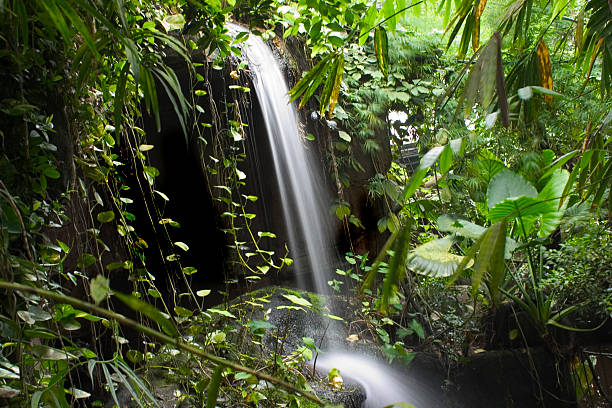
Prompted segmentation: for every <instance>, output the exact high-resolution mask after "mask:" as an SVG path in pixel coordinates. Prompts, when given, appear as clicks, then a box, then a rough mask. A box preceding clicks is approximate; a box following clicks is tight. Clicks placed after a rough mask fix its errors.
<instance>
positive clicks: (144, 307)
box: [114, 292, 179, 337]
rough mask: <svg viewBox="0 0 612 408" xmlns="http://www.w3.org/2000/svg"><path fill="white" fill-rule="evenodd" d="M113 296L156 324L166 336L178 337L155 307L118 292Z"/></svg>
mask: <svg viewBox="0 0 612 408" xmlns="http://www.w3.org/2000/svg"><path fill="white" fill-rule="evenodd" d="M114 296H115V297H117V298H118V299H119V300H121V301H122V302H123V303H124V304H125V305H126V306H128V307H130V308H131V309H132V310H134V311H136V312H138V313H142V314H143V315H145V316H147V317H148V318H149V319H151V320H153V321H154V322H155V323H157V324H158V325H159V326H160V327H161V329H162V330H163V331H164V332H165V333H166V334H168V335H170V336H172V337H178V335H179V332H178V331H177V330H176V327H174V324H173V323H172V322H171V321H170V320H169V319H168V318H166V317H165V316H164V315H163V314H162V312H160V311H159V310H158V309H157V308H156V307H155V306H153V305H151V304H149V303H146V302H143V301H142V300H140V299H138V298H137V297H135V296H132V295H125V294H123V293H120V292H115V293H114Z"/></svg>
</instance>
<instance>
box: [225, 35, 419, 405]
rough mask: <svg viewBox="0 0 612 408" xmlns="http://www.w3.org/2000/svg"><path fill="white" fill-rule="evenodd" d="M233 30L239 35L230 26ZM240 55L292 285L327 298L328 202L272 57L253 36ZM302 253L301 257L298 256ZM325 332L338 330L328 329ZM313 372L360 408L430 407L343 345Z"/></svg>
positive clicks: (330, 262) (380, 365)
mask: <svg viewBox="0 0 612 408" xmlns="http://www.w3.org/2000/svg"><path fill="white" fill-rule="evenodd" d="M234 29H239V30H244V29H241V28H236V27H235V26H234ZM244 51H245V54H246V57H247V59H248V61H249V68H250V70H251V71H252V73H253V83H254V87H255V92H256V93H257V98H258V100H259V104H260V105H261V110H262V113H263V119H264V121H265V122H266V123H265V124H266V130H267V134H268V139H269V143H270V147H271V150H272V156H273V159H274V168H275V171H276V175H277V182H278V185H279V188H280V192H281V198H282V200H283V203H282V206H283V215H284V217H285V222H286V223H287V230H288V233H289V246H290V249H291V252H292V254H293V256H294V257H295V264H296V269H297V273H298V283H299V284H300V286H301V287H302V288H307V287H308V285H306V284H305V283H304V281H305V279H307V277H308V276H312V278H313V280H314V287H315V290H316V291H317V292H318V293H321V294H330V290H329V286H328V285H327V281H328V279H329V277H330V275H331V273H330V272H331V271H332V270H333V268H334V266H335V265H336V263H337V262H338V254H337V253H336V252H335V251H334V250H332V248H333V239H332V233H331V229H330V225H331V220H330V219H329V218H330V211H329V207H330V203H331V201H330V199H329V197H328V195H327V192H326V190H325V188H324V186H325V182H324V179H323V177H322V175H321V173H320V169H319V166H316V165H315V164H316V163H314V162H313V160H312V157H311V155H310V152H309V151H308V150H307V149H306V147H305V143H304V140H303V139H302V137H301V132H300V121H299V119H298V115H297V112H296V108H295V105H294V104H293V103H289V95H288V88H287V84H286V82H285V78H284V76H283V73H282V71H281V69H280V67H279V63H278V61H277V60H276V58H275V57H274V54H273V53H272V51H271V50H270V48H269V47H268V46H267V45H266V44H265V43H264V42H263V41H262V39H261V38H260V37H258V36H254V35H251V36H250V37H249V39H248V41H247V43H246V47H245V49H244ZM302 251H303V252H304V256H300V255H299V254H300V252H302ZM296 253H297V254H298V255H297V256H295V254H296ZM300 279H301V282H300ZM336 323H337V322H336ZM330 329H331V330H340V329H339V327H334V325H332V326H330ZM319 367H322V368H325V369H327V370H330V369H331V368H334V367H335V368H338V369H340V372H341V374H342V375H343V376H345V377H347V378H352V379H353V380H354V381H357V382H359V383H360V384H362V385H363V387H364V389H365V390H366V397H367V399H366V401H365V408H380V407H381V406H383V405H388V404H392V403H394V402H402V401H403V402H410V403H413V404H415V403H416V404H418V405H416V406H417V408H426V407H428V406H430V405H431V404H429V403H428V402H427V401H426V400H425V399H426V395H428V394H429V393H428V392H427V391H426V389H425V388H424V387H422V386H421V385H420V384H419V383H418V381H416V380H414V379H411V378H408V377H407V376H406V374H405V373H401V372H399V371H397V370H395V369H393V368H392V367H390V365H389V364H387V363H386V362H385V361H380V360H375V359H372V358H368V357H365V356H361V355H358V354H351V353H347V352H346V348H345V347H343V345H336V346H332V349H331V350H328V351H326V352H324V353H323V354H322V355H321V356H320V360H319ZM415 400H416V401H415Z"/></svg>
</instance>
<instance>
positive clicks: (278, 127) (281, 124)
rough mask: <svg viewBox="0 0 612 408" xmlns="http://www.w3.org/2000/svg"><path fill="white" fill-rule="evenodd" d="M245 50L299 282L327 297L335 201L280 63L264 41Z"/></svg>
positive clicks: (257, 39)
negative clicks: (307, 140)
mask: <svg viewBox="0 0 612 408" xmlns="http://www.w3.org/2000/svg"><path fill="white" fill-rule="evenodd" d="M246 45H247V46H246V56H247V59H248V61H249V69H250V70H251V71H252V73H253V82H254V86H255V93H256V94H257V98H258V100H259V104H260V106H261V110H262V112H263V117H264V120H265V122H266V129H267V133H268V139H269V142H270V147H271V150H272V156H273V159H274V168H275V171H276V177H277V182H278V185H279V188H280V192H281V197H282V200H283V203H282V206H283V213H284V214H283V215H284V217H285V222H286V224H287V231H288V234H289V247H290V250H291V253H292V254H294V257H295V259H294V261H295V269H296V272H297V275H298V279H302V280H304V278H305V277H306V276H312V278H313V281H314V287H315V291H316V292H318V293H321V294H326V293H329V285H328V284H327V281H328V280H329V277H330V274H329V272H328V270H329V269H330V268H331V267H332V266H333V265H335V263H336V259H337V255H336V254H335V253H334V252H335V251H334V250H333V242H334V240H333V239H332V232H331V228H330V224H331V220H330V219H329V218H330V212H329V206H330V202H331V201H330V199H329V197H328V193H327V191H326V189H325V181H324V179H323V177H322V174H321V171H320V169H319V166H316V165H315V163H314V162H313V158H312V157H311V154H310V152H309V151H308V150H307V149H306V147H305V141H304V140H303V138H302V137H301V134H300V123H299V119H298V115H297V112H296V108H295V104H293V103H289V95H288V91H289V89H288V88H287V84H286V82H285V78H284V76H283V73H282V72H281V69H280V67H279V64H278V61H277V60H276V58H274V55H273V54H272V51H271V50H270V48H269V47H268V46H267V45H266V44H265V43H264V42H263V40H262V39H261V38H260V37H258V36H255V35H251V36H250V37H249V40H248V41H247V43H246ZM298 283H300V284H301V285H300V286H301V287H306V286H307V285H306V284H305V283H304V282H298ZM302 283H303V284H302Z"/></svg>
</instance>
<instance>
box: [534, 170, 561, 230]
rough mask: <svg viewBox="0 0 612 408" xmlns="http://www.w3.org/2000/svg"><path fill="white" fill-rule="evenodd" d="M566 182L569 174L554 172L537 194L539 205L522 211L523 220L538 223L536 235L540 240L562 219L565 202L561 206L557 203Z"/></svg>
mask: <svg viewBox="0 0 612 408" xmlns="http://www.w3.org/2000/svg"><path fill="white" fill-rule="evenodd" d="M568 180H569V173H568V172H567V171H566V170H562V169H559V170H556V171H555V172H554V173H553V174H552V176H551V178H550V180H548V183H546V185H545V186H544V188H543V189H542V191H540V193H539V194H538V200H539V201H540V203H538V204H536V205H534V206H532V207H530V208H528V209H526V210H525V211H524V218H527V219H531V220H532V222H535V221H536V220H537V221H539V231H538V235H539V236H540V237H541V238H544V237H547V236H549V235H550V234H552V233H553V232H554V230H555V229H556V228H557V227H558V226H559V224H560V223H561V220H562V219H563V214H564V213H565V209H566V208H567V200H564V201H563V203H562V204H561V205H559V203H560V202H561V199H562V198H563V190H564V188H565V185H566V184H567V181H568Z"/></svg>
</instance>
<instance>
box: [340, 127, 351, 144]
mask: <svg viewBox="0 0 612 408" xmlns="http://www.w3.org/2000/svg"><path fill="white" fill-rule="evenodd" d="M338 137H339V138H340V139H342V140H344V141H345V142H348V143H350V142H351V137H350V136H349V134H348V133H346V132H344V131H342V130H341V131H339V132H338Z"/></svg>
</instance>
